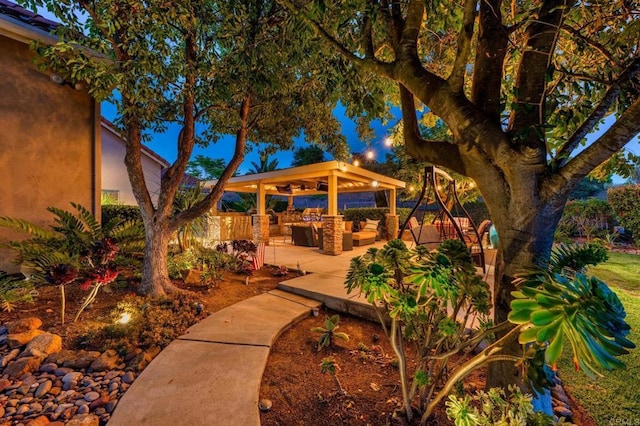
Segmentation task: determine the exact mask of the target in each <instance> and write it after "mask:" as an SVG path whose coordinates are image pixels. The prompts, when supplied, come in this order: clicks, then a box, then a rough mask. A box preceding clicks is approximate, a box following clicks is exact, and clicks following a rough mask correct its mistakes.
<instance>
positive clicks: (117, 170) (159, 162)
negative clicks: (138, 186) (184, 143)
mask: <svg viewBox="0 0 640 426" xmlns="http://www.w3.org/2000/svg"><path fill="white" fill-rule="evenodd" d="M125 153H126V148H125V141H124V140H123V138H122V137H121V136H120V134H119V133H118V132H117V131H116V130H115V129H114V127H113V125H112V124H111V123H109V122H108V121H107V120H104V119H103V120H102V191H103V192H111V193H117V197H118V200H117V201H118V202H119V203H121V204H127V205H136V204H137V203H136V199H135V197H134V196H133V190H132V189H131V183H130V182H129V175H128V174H127V168H126V166H125V164H124V156H125ZM167 167H169V163H168V162H167V161H166V160H164V159H163V158H162V157H160V156H158V155H157V154H156V153H154V152H153V151H151V150H150V149H148V148H146V147H143V149H142V169H143V172H144V179H145V181H146V183H147V189H148V190H149V194H150V195H151V199H152V200H153V203H154V204H155V203H156V202H157V201H158V194H159V193H160V179H161V177H162V170H163V168H167Z"/></svg>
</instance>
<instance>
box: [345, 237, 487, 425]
mask: <svg viewBox="0 0 640 426" xmlns="http://www.w3.org/2000/svg"><path fill="white" fill-rule="evenodd" d="M345 287H346V288H347V292H348V293H351V292H353V291H361V292H362V293H363V294H364V295H365V296H366V298H367V301H368V302H369V303H370V304H372V305H373V306H374V307H375V308H376V312H377V313H378V316H379V318H380V322H381V324H382V326H383V328H384V330H385V334H386V336H387V338H388V339H389V341H390V342H391V345H392V347H393V348H394V352H395V354H396V356H397V358H398V366H399V372H400V382H401V384H402V388H403V401H404V406H405V410H407V416H411V414H409V413H410V410H411V408H410V405H411V401H412V400H413V398H414V395H420V407H422V409H423V410H424V411H423V420H424V419H426V418H428V417H429V415H431V413H432V410H433V409H434V407H435V405H436V404H437V403H438V401H440V400H441V399H442V398H444V397H445V396H446V394H447V393H448V392H449V390H450V389H451V388H452V387H453V386H454V383H455V380H453V381H451V379H449V380H448V379H447V377H446V374H445V371H449V373H450V374H451V375H452V377H456V374H457V373H459V372H460V371H466V369H468V368H472V367H471V365H472V364H473V363H469V364H463V365H462V366H461V367H458V369H454V370H453V371H451V370H449V369H451V368H453V361H452V357H453V356H454V355H457V354H460V353H465V352H467V351H470V350H471V349H473V348H474V347H475V346H476V345H477V344H478V343H479V342H480V340H482V338H484V337H486V336H487V335H488V334H490V333H489V332H488V331H487V330H484V329H478V328H476V327H475V326H474V322H475V319H476V318H482V317H485V316H487V315H488V314H489V309H490V306H491V305H490V293H489V287H488V285H487V284H486V283H485V282H483V281H482V279H481V278H480V277H479V276H478V275H476V270H475V267H474V266H473V261H472V259H471V256H470V254H469V252H468V250H467V248H466V246H465V245H464V244H463V243H461V242H460V241H457V240H448V241H445V242H444V243H443V244H442V245H441V246H440V247H439V248H438V249H437V250H435V251H434V252H432V253H430V252H428V251H425V250H423V248H414V249H411V250H410V249H408V248H407V247H406V245H405V244H404V243H403V242H402V241H400V240H392V241H389V242H388V243H387V244H386V245H385V246H384V247H383V248H382V249H380V250H377V249H375V248H372V249H369V250H368V251H367V253H366V254H365V255H363V256H359V257H355V258H353V259H352V261H351V266H350V268H349V271H348V273H347V278H346V281H345ZM387 324H390V325H387ZM469 329H471V330H472V332H471V333H469V332H468V330H469ZM409 342H411V343H413V344H414V345H415V347H416V352H417V353H418V354H419V357H418V360H417V365H416V367H415V370H414V373H413V374H408V372H407V368H408V366H407V360H406V353H405V349H406V347H408V346H409ZM410 377H414V378H415V380H414V382H413V385H411V384H410ZM443 384H445V385H444V386H443Z"/></svg>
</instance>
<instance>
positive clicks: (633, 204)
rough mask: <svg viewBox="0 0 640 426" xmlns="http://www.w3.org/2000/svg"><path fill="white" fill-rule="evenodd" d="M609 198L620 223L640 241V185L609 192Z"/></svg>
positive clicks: (622, 187) (621, 187) (618, 188)
mask: <svg viewBox="0 0 640 426" xmlns="http://www.w3.org/2000/svg"><path fill="white" fill-rule="evenodd" d="M607 198H608V199H609V203H610V204H611V207H612V208H613V210H614V211H615V212H616V215H617V217H618V222H619V223H620V225H621V226H623V227H624V228H625V230H628V231H631V233H632V234H633V237H634V238H635V239H636V241H638V240H640V238H639V237H640V184H636V185H624V186H618V187H616V188H611V189H609V190H608V191H607Z"/></svg>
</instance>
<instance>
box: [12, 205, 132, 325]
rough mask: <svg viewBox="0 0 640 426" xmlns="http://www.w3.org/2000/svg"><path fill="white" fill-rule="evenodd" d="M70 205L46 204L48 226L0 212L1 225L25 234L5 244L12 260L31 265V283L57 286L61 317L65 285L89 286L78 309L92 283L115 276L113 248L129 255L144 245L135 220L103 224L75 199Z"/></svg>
mask: <svg viewBox="0 0 640 426" xmlns="http://www.w3.org/2000/svg"><path fill="white" fill-rule="evenodd" d="M71 206H72V207H73V211H67V210H63V209H59V208H56V207H49V208H47V210H48V211H49V212H51V213H52V214H53V215H54V224H53V225H51V226H50V229H47V228H43V227H39V226H37V225H34V224H32V223H30V222H28V221H26V220H22V219H15V218H8V217H0V226H3V227H6V228H10V229H13V230H16V231H20V232H22V233H25V234H28V235H29V236H30V238H27V239H26V240H23V241H10V242H9V243H8V244H7V246H8V247H9V248H11V249H13V250H15V252H16V253H17V257H16V260H15V262H16V264H18V265H23V266H27V267H29V268H30V269H31V270H32V274H31V276H30V277H29V278H30V280H31V281H32V282H33V283H34V284H51V285H57V286H59V287H60V294H61V304H62V309H61V321H62V322H63V323H64V313H65V304H66V302H65V299H66V297H65V286H67V285H69V284H72V283H80V284H81V287H82V288H84V289H91V292H90V293H89V295H88V297H87V298H85V301H84V303H83V305H82V306H81V308H80V311H79V313H80V312H82V310H83V309H84V308H86V306H87V305H88V304H89V303H91V302H92V301H93V300H94V298H95V296H96V294H97V289H98V288H99V287H100V286H102V285H104V284H106V283H108V282H111V281H112V280H113V279H115V277H116V276H117V272H116V265H117V260H116V254H118V253H124V254H128V255H129V256H133V255H134V254H135V253H139V252H141V251H142V249H143V248H144V228H143V226H142V224H141V223H140V222H136V221H128V222H123V221H122V220H120V219H114V220H111V221H109V222H108V223H106V224H105V225H104V226H103V225H101V224H100V222H98V221H97V220H96V219H95V217H94V216H93V214H92V213H91V212H90V211H89V210H87V209H86V208H85V207H83V206H81V205H79V204H76V203H71ZM79 313H78V315H79ZM77 317H78V316H77V315H76V319H77Z"/></svg>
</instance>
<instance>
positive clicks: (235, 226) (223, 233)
mask: <svg viewBox="0 0 640 426" xmlns="http://www.w3.org/2000/svg"><path fill="white" fill-rule="evenodd" d="M252 238H253V231H252V229H251V216H221V217H220V240H222V241H231V240H250V239H252Z"/></svg>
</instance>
